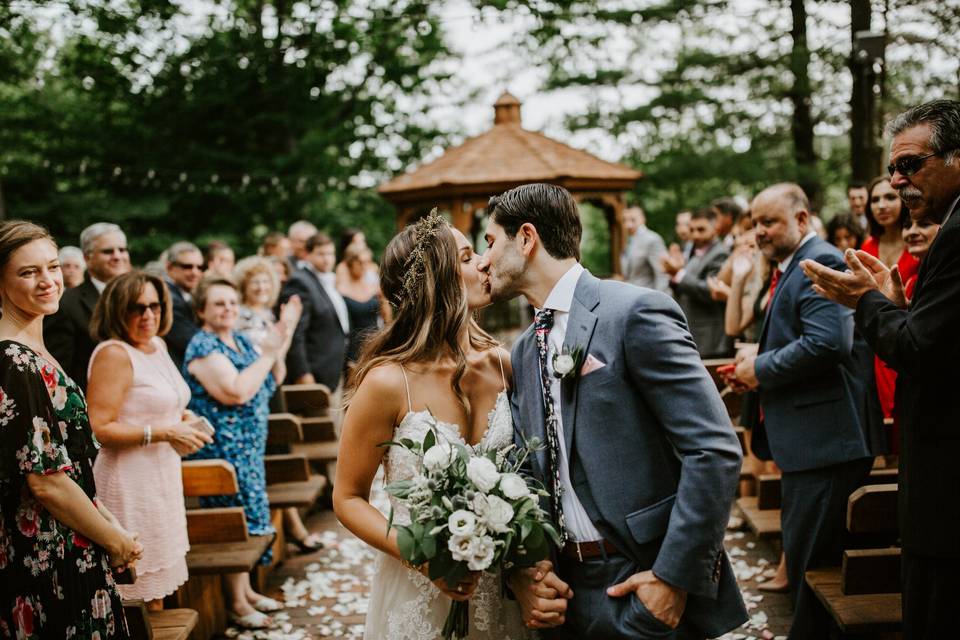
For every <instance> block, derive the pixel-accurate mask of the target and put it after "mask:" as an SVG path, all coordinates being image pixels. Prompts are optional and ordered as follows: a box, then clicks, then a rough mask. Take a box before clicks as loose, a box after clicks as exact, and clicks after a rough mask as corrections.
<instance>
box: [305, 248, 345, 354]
mask: <svg viewBox="0 0 960 640" xmlns="http://www.w3.org/2000/svg"><path fill="white" fill-rule="evenodd" d="M300 268H301V269H306V270H307V271H309V272H310V273H312V274H313V275H315V276H316V277H317V280H318V281H319V282H320V286H321V287H323V290H324V291H325V292H326V294H327V297H328V298H330V303H331V304H332V305H333V309H334V311H336V312H337V319H338V320H339V321H340V328H342V329H343V335H347V334H348V333H350V314H349V313H348V312H347V303H346V302H344V301H343V296H342V295H340V292H339V291H337V276H336V274H334V273H333V272H328V273H320V272H319V271H317V269H316V267H314V266H313V265H312V264H310V263H309V262H307V261H306V260H301V261H300Z"/></svg>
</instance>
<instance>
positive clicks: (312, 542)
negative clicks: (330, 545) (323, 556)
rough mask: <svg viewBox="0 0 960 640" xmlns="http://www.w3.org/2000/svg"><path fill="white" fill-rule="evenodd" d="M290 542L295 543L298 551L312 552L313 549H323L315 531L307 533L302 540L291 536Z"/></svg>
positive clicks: (318, 535)
mask: <svg viewBox="0 0 960 640" xmlns="http://www.w3.org/2000/svg"><path fill="white" fill-rule="evenodd" d="M290 542H292V543H293V544H295V545H297V548H298V549H300V553H313V552H314V551H319V550H320V549H323V543H322V542H320V534H319V533H316V532H314V533H308V534H307V536H306V537H305V538H304V539H303V540H297V539H296V538H291V540H290Z"/></svg>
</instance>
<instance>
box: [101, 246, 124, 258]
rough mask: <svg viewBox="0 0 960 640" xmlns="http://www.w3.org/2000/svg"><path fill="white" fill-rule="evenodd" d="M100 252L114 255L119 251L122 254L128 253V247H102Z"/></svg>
mask: <svg viewBox="0 0 960 640" xmlns="http://www.w3.org/2000/svg"><path fill="white" fill-rule="evenodd" d="M100 253H101V254H103V255H105V256H112V255H113V254H115V253H119V254H120V255H123V254H125V253H127V248H126V247H110V248H109V249H100Z"/></svg>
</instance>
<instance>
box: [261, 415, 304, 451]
mask: <svg viewBox="0 0 960 640" xmlns="http://www.w3.org/2000/svg"><path fill="white" fill-rule="evenodd" d="M291 442H303V426H302V424H301V421H300V416H297V415H294V414H292V413H271V414H270V415H269V416H267V445H277V444H289V443H291Z"/></svg>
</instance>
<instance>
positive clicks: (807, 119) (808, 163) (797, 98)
mask: <svg viewBox="0 0 960 640" xmlns="http://www.w3.org/2000/svg"><path fill="white" fill-rule="evenodd" d="M804 2H805V0H790V12H791V14H792V15H793V26H792V27H791V29H790V35H791V36H792V37H793V50H792V51H791V52H790V71H791V72H792V73H793V89H792V90H791V91H790V100H791V101H792V102H793V123H792V126H791V132H792V134H793V153H794V158H795V159H796V162H797V181H798V182H799V184H800V186H801V187H802V188H803V190H804V191H805V192H806V194H807V197H809V198H810V203H811V206H812V207H813V209H814V211H818V210H819V209H820V205H821V204H822V198H823V189H822V187H821V185H820V178H819V176H818V175H817V152H816V150H815V149H814V147H813V124H814V123H813V112H812V104H813V96H812V89H811V86H810V71H809V68H810V48H809V46H808V45H807V8H806V6H805V5H804Z"/></svg>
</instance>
